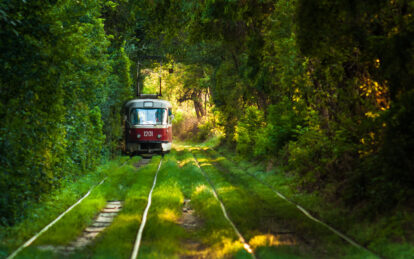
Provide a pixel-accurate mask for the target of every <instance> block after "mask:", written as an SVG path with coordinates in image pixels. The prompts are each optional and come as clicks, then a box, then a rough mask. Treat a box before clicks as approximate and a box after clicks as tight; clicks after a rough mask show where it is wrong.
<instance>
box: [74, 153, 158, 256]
mask: <svg viewBox="0 0 414 259" xmlns="http://www.w3.org/2000/svg"><path fill="white" fill-rule="evenodd" d="M160 159H161V158H160V157H153V158H152V160H151V162H150V163H149V164H148V165H147V166H145V167H143V168H141V169H139V170H138V171H135V172H134V174H133V175H132V178H133V179H129V180H128V181H129V182H130V184H131V185H130V187H129V188H128V189H127V191H126V192H125V197H124V198H125V202H124V207H123V209H122V210H121V212H120V213H119V214H118V216H117V217H116V218H115V219H114V221H113V223H112V224H111V225H110V226H109V227H108V228H107V229H105V230H104V232H103V233H101V234H100V235H99V236H98V238H97V239H96V240H95V242H94V243H93V244H92V245H91V246H89V247H87V248H86V249H85V250H84V251H81V252H80V253H79V254H77V255H74V258H85V257H93V258H129V257H130V256H131V253H132V249H133V246H134V243H135V239H136V235H137V231H138V229H139V226H140V224H141V218H142V214H143V212H144V209H145V207H146V205H147V202H148V201H147V198H148V193H149V191H150V189H151V186H152V182H153V179H154V176H155V172H156V170H157V167H158V164H159V161H160Z"/></svg>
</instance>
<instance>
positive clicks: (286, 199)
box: [204, 149, 384, 258]
mask: <svg viewBox="0 0 414 259" xmlns="http://www.w3.org/2000/svg"><path fill="white" fill-rule="evenodd" d="M213 150H214V151H216V152H217V153H219V154H221V153H220V152H219V151H217V150H215V149H213ZM204 152H205V151H204ZM221 155H222V154H221ZM245 173H246V174H247V175H249V176H250V177H252V178H253V179H255V180H256V181H258V182H259V183H261V184H263V185H264V186H266V187H268V188H269V189H270V190H271V191H272V192H273V193H275V194H276V195H277V196H278V197H279V198H281V199H282V200H284V201H286V202H288V203H290V204H291V205H293V206H295V207H296V208H297V209H298V210H299V211H300V212H302V214H304V215H305V216H306V217H308V218H309V219H311V220H313V221H314V222H316V223H319V224H320V225H322V226H324V227H325V228H327V229H329V230H330V231H331V232H332V233H334V234H335V235H337V236H339V237H341V238H342V239H343V240H345V241H347V242H348V243H349V244H351V245H352V246H354V247H356V248H358V249H361V250H364V251H365V252H368V253H370V254H372V255H374V256H376V257H378V258H384V257H383V256H380V255H378V254H376V253H375V252H373V251H371V250H370V249H368V248H366V247H365V246H363V245H360V244H358V243H357V242H356V241H354V240H353V239H352V238H350V237H348V236H347V235H345V234H344V233H342V232H341V231H339V230H337V229H335V228H334V227H332V226H330V225H329V224H327V223H325V222H323V221H322V220H320V219H318V218H316V217H314V216H312V214H311V213H310V212H309V211H307V210H306V209H305V208H303V207H302V206H301V205H299V204H297V203H296V202H294V201H292V200H291V199H289V198H287V197H286V196H284V195H283V194H282V193H280V192H279V191H277V190H275V189H274V188H273V186H271V185H270V184H268V183H266V182H264V181H263V180H261V179H259V178H258V177H257V176H255V175H254V174H251V173H249V172H245Z"/></svg>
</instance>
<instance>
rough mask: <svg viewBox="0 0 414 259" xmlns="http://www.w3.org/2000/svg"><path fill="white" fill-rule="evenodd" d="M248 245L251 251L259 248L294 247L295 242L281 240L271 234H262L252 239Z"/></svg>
mask: <svg viewBox="0 0 414 259" xmlns="http://www.w3.org/2000/svg"><path fill="white" fill-rule="evenodd" d="M249 244H250V245H251V246H252V248H253V249H256V248H258V247H261V246H286V245H288V246H290V245H295V244H296V242H295V241H294V240H289V239H283V238H281V237H280V236H276V235H273V234H264V235H257V236H254V237H252V238H251V239H250V241H249Z"/></svg>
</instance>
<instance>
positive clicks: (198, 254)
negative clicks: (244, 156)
mask: <svg viewBox="0 0 414 259" xmlns="http://www.w3.org/2000/svg"><path fill="white" fill-rule="evenodd" d="M185 152H186V154H187V155H188V158H189V159H190V160H193V161H194V162H191V167H192V168H193V169H195V170H193V171H195V173H194V174H195V175H198V176H197V177H198V178H199V179H202V180H200V181H199V182H198V184H197V185H198V186H201V185H203V184H205V186H206V188H208V193H209V194H208V195H210V196H209V197H210V198H209V199H210V200H211V201H214V204H215V205H214V206H216V208H217V209H216V210H215V211H216V212H215V213H213V214H208V213H207V214H203V215H204V219H201V220H200V221H199V222H198V223H199V224H198V225H199V226H197V219H196V218H191V219H190V220H188V219H187V221H188V222H190V221H191V222H190V223H191V224H190V223H188V222H187V223H188V224H187V223H185V222H184V221H185V220H183V218H185V216H187V217H188V216H189V214H188V213H187V212H188V211H189V210H190V212H191V213H190V214H192V213H193V212H194V211H193V208H192V205H189V202H190V201H191V200H192V199H193V197H192V196H191V195H190V196H189V195H188V194H187V195H184V194H183V198H182V199H183V200H184V205H183V208H182V210H181V214H182V215H181V218H179V219H177V218H176V219H173V218H171V219H170V218H168V220H172V221H175V223H174V224H175V226H176V227H177V226H178V227H181V228H182V229H185V232H186V233H187V237H185V236H186V235H181V236H179V235H178V236H177V235H175V236H174V235H172V236H171V237H172V238H177V239H179V240H181V241H179V242H181V244H182V249H183V251H181V252H177V251H176V252H174V253H175V255H176V256H179V257H180V258H210V256H211V257H214V258H217V257H218V258H221V256H220V255H216V254H214V253H211V250H210V252H208V249H215V248H213V246H211V244H209V241H207V242H206V240H204V241H203V240H199V239H191V238H190V239H188V233H189V232H191V231H193V232H194V231H195V232H196V231H198V230H197V228H200V224H203V221H208V220H210V219H209V218H206V217H205V216H206V215H209V217H211V216H212V215H214V216H216V215H219V214H217V213H220V210H221V213H222V215H223V217H221V218H222V219H221V220H222V221H223V222H224V225H226V224H227V226H226V229H228V230H227V231H228V232H226V231H224V232H220V231H218V232H217V233H221V234H220V235H224V233H232V234H231V235H228V234H225V235H227V236H226V238H228V240H233V241H231V242H234V244H236V243H237V245H235V247H238V248H237V249H240V251H242V250H243V249H244V250H245V251H246V252H247V253H248V255H250V257H251V258H254V259H256V258H257V257H258V255H257V254H256V252H258V251H256V247H257V245H256V246H255V245H252V243H251V242H252V240H253V237H255V236H270V237H271V238H274V237H276V236H277V237H279V236H285V237H288V236H289V237H290V236H292V237H294V235H295V234H296V233H295V232H294V231H291V230H290V229H288V230H286V229H283V230H281V229H279V230H278V231H273V230H272V229H271V228H270V226H269V225H272V224H269V225H267V223H263V224H262V223H260V224H262V225H263V226H265V227H263V228H261V227H260V226H262V225H260V224H259V223H258V224H252V223H253V222H254V221H256V222H260V221H263V217H264V216H272V215H271V214H275V213H277V209H276V211H275V209H274V208H273V209H272V208H271V207H272V204H270V203H269V200H265V199H263V196H261V195H259V194H258V193H255V191H254V190H253V189H249V188H250V187H249V186H247V185H246V186H240V185H238V183H239V182H237V177H239V175H238V174H235V173H233V172H229V173H228V174H226V173H223V170H224V169H223V168H221V166H220V165H218V162H217V161H213V160H214V159H213V158H212V154H208V153H207V152H206V151H204V150H202V151H201V152H198V151H192V150H185ZM202 154H205V155H206V156H203V155H202ZM207 157H209V159H207V160H206V161H208V162H207V163H204V160H201V158H203V159H204V158H207ZM158 159H160V160H159V163H158ZM199 159H200V160H199ZM167 160H168V161H166V163H165V164H166V165H167V166H170V167H171V164H174V166H176V168H177V172H176V175H175V176H174V177H175V178H174V179H175V180H177V179H180V177H188V176H187V175H186V174H185V173H184V171H183V172H180V170H181V168H182V166H183V164H182V163H181V162H179V161H178V159H177V160H169V159H167ZM174 161H175V162H174ZM200 161H201V163H200ZM127 162H128V161H126V162H124V163H123V164H122V165H121V167H122V166H124V165H125V164H126V163H127ZM150 162H151V158H144V159H141V160H140V161H138V162H137V163H135V164H134V166H135V167H138V168H140V167H143V166H145V165H148V164H149V163H150ZM172 162H173V163H172ZM176 162H177V163H176ZM157 164H158V165H157ZM162 165H163V158H157V160H155V161H152V162H151V167H146V169H144V171H146V172H149V173H147V174H146V176H145V177H146V178H145V179H146V180H145V181H138V180H137V182H136V183H135V184H136V185H130V188H131V189H134V188H136V187H138V188H140V193H141V194H140V196H134V199H135V200H140V204H141V205H139V206H138V207H134V209H133V210H132V211H131V206H136V204H137V203H135V202H132V203H131V201H129V203H128V201H123V200H107V204H106V206H105V207H104V208H103V209H101V211H100V213H98V214H97V216H95V219H94V220H93V222H92V223H91V224H90V225H89V226H88V227H87V228H85V229H84V230H83V232H82V235H80V236H78V238H77V239H75V240H73V241H72V242H70V243H69V244H68V245H66V246H61V247H57V248H56V247H54V248H53V247H52V249H51V250H53V251H54V252H55V253H58V254H63V255H73V253H74V252H75V251H81V250H83V249H84V248H85V247H86V246H88V245H90V244H91V243H92V242H94V239H95V238H96V237H97V236H98V235H99V234H100V233H101V232H102V231H103V230H104V229H106V228H107V227H109V226H110V225H111V224H112V222H113V221H114V222H115V218H116V217H120V216H118V213H119V212H120V211H121V209H123V208H124V207H128V206H129V212H128V213H129V214H127V215H124V216H125V217H133V218H134V219H133V220H132V221H131V224H130V225H128V228H129V229H130V230H133V232H134V233H135V234H134V236H132V235H130V236H128V240H127V241H126V242H128V243H131V245H132V240H134V242H133V246H131V247H130V248H127V249H126V250H125V249H124V252H123V253H124V255H123V256H122V257H126V256H125V255H126V253H129V254H130V256H129V257H130V258H131V259H136V258H138V257H139V256H141V257H146V256H147V255H148V254H147V253H148V251H155V252H157V249H156V247H157V244H155V245H154V243H156V242H159V240H156V239H154V236H153V234H154V232H151V231H154V229H156V231H159V233H163V232H162V230H157V229H158V228H162V227H163V226H159V225H157V219H158V220H159V218H160V216H165V215H166V216H168V215H170V214H162V213H165V212H169V213H172V212H171V206H174V207H175V208H177V206H180V205H179V203H178V204H177V203H174V204H171V203H170V204H169V205H168V206H170V207H168V206H164V207H163V209H162V210H160V209H159V206H160V204H161V205H163V204H162V203H161V202H160V199H161V198H160V197H161V196H162V195H161V196H160V193H162V192H168V191H169V190H170V189H168V188H169V186H171V184H170V182H168V179H169V178H168V177H171V176H170V172H169V171H168V169H167V168H165V166H162ZM210 165H211V166H212V167H211V168H210V167H208V166H210ZM161 168H163V170H161ZM196 168H198V169H196ZM178 169H180V170H178ZM129 170H133V169H129ZM183 170H184V169H183ZM139 172H141V171H139ZM154 172H155V173H154ZM160 172H161V173H160ZM159 173H160V174H159ZM246 173H247V172H246ZM221 174H223V175H225V176H221ZM159 175H160V176H159ZM246 175H247V176H243V178H245V177H252V179H254V180H255V181H257V182H258V183H260V184H262V185H263V186H266V188H268V189H269V190H271V191H272V192H273V193H274V194H275V195H276V196H277V197H279V198H282V199H283V200H284V201H286V202H287V203H289V204H291V205H294V206H295V207H296V209H297V210H298V213H302V214H304V215H305V216H306V217H308V218H309V219H311V220H313V221H314V222H317V223H319V224H321V225H323V226H324V227H326V228H327V229H329V230H330V231H332V232H333V233H334V234H336V235H337V236H339V237H340V238H342V239H344V240H345V241H347V242H349V243H351V244H352V245H353V246H355V247H357V248H358V249H362V250H365V251H367V252H370V253H371V254H374V253H372V252H371V251H369V250H367V249H366V248H364V247H363V246H361V245H359V244H357V243H356V242H355V241H353V240H352V239H350V238H348V237H346V236H345V235H343V234H342V233H340V232H338V231H336V230H335V229H331V227H330V226H329V225H327V224H326V225H325V223H323V222H322V221H320V220H318V219H316V218H315V217H313V216H312V215H311V214H310V213H309V212H307V211H306V210H305V209H304V208H302V207H301V206H300V205H298V204H296V203H294V202H293V201H291V200H289V199H287V198H286V197H285V196H283V195H282V194H281V193H279V192H278V191H277V190H274V188H273V187H272V186H271V185H270V184H268V183H266V182H264V181H262V180H261V179H258V178H257V177H255V176H254V175H252V174H250V173H247V174H246ZM217 176H220V177H221V178H220V177H217ZM109 177H111V176H107V177H105V178H104V179H102V180H101V181H100V182H99V183H98V184H96V185H95V186H93V187H91V188H90V190H89V191H88V192H87V193H86V194H85V195H84V196H83V197H82V198H81V199H79V200H78V201H77V202H75V203H74V204H73V205H72V206H71V207H69V208H68V209H67V210H66V211H65V212H63V213H62V214H61V215H59V216H58V217H57V218H56V219H55V220H53V221H52V222H51V223H49V224H48V225H47V226H46V227H44V228H43V229H42V230H41V231H39V232H38V233H37V234H36V235H34V236H33V237H32V238H30V239H29V240H28V241H26V242H25V243H24V244H23V245H21V246H20V247H19V248H18V249H17V250H15V251H14V252H13V253H12V254H11V255H9V256H8V257H7V258H8V259H9V258H10V259H11V258H15V257H16V256H17V255H18V254H19V253H20V252H21V251H22V250H23V249H25V248H27V247H28V246H30V245H31V244H32V243H33V242H34V241H35V240H36V239H37V238H39V237H40V236H41V235H43V234H44V233H45V232H46V231H47V230H48V229H50V228H51V227H52V226H53V225H55V224H56V223H57V222H58V221H59V220H60V219H62V217H64V216H65V215H66V214H67V213H69V212H70V211H71V210H72V209H74V208H75V207H76V206H78V205H79V204H80V203H82V201H84V200H85V199H86V198H87V197H88V196H89V195H90V194H91V192H92V191H93V190H95V189H96V188H98V187H99V186H101V185H102V184H103V183H104V182H105V181H108V178H109ZM193 177H194V176H193ZM158 178H159V179H158ZM131 179H133V178H131ZM175 180H174V181H175ZM174 181H173V182H174ZM151 182H152V184H151ZM177 183H178V182H177ZM179 183H184V182H179ZM223 184H224V185H223ZM134 186H136V187H134ZM223 186H225V187H224V189H223ZM229 186H230V187H231V188H233V191H234V192H237V195H238V196H237V197H236V199H237V200H239V198H238V197H239V196H240V197H243V196H246V195H247V196H249V197H248V199H246V200H247V201H241V203H240V204H236V206H239V205H243V204H251V202H254V203H257V204H256V207H253V208H262V209H259V210H257V211H255V210H254V209H253V210H252V207H246V208H245V211H244V212H243V213H250V214H252V213H255V215H254V217H250V219H249V220H246V221H240V220H241V218H243V215H241V216H240V215H237V210H236V212H235V211H234V208H235V204H234V202H233V203H232V201H231V200H229V194H226V191H227V189H225V188H227V187H229ZM237 186H239V187H240V189H242V190H238V188H239V187H237ZM183 188H185V187H183V186H179V187H178V189H179V190H181V191H182V190H183ZM194 188H195V189H196V187H194ZM154 190H155V191H154ZM210 190H211V192H210ZM223 190H224V191H223ZM154 193H155V197H153V196H154V195H153V194H154ZM269 193H270V192H269ZM144 195H146V196H145V198H143V197H144ZM226 195H227V196H226ZM230 195H233V193H231V194H230ZM200 197H204V196H200ZM169 199H170V197H169ZM182 199H181V202H182ZM196 199H200V198H197V197H196ZM275 199H277V198H275ZM144 202H145V203H144ZM246 202H247V203H246ZM249 202H250V203H249ZM153 203H154V205H153V206H152V204H153ZM191 203H192V201H191ZM203 203H204V200H202V201H201V203H200V200H198V204H199V205H198V206H200V204H203ZM145 204H146V206H145ZM210 204H211V203H210ZM164 205H165V204H164ZM194 205H196V204H194ZM144 206H145V209H144ZM151 206H152V207H151ZM201 206H202V205H201ZM169 208H170V209H169ZM199 209H200V207H197V208H196V209H195V211H196V212H200V210H199ZM160 213H161V214H160ZM186 213H187V214H188V215H187V214H186ZM201 213H202V212H201ZM266 213H267V214H269V215H265V214H266ZM121 214H122V213H121ZM124 214H125V213H124ZM138 215H139V216H141V218H139V216H138ZM171 215H172V214H171ZM178 215H179V214H178ZM203 215H201V217H203ZM190 216H192V215H190ZM198 216H200V215H199V214H197V215H196V217H198ZM232 216H233V217H234V218H232ZM253 218H254V221H252V219H253ZM224 219H225V220H224ZM272 220H273V219H272ZM137 222H138V224H137ZM180 222H181V223H180ZM194 222H195V224H194ZM200 222H201V223H200ZM225 222H227V223H225ZM138 225H139V226H138ZM146 225H148V226H147V228H146ZM145 229H147V230H145ZM194 229H195V230H194ZM209 230H210V229H209ZM148 231H149V232H148ZM203 231H205V229H204V230H203ZM231 231H233V232H231ZM129 232H131V231H129ZM337 232H338V233H337ZM107 233H108V232H105V233H104V234H102V236H103V237H105V236H107ZM145 233H146V234H145ZM198 233H200V232H198ZM233 233H234V234H233ZM131 234H132V233H131ZM273 234H274V235H273ZM157 235H158V234H156V238H159V236H157ZM122 236H124V235H122ZM195 236H197V234H195V235H193V237H195ZM147 238H148V240H147ZM183 238H187V239H183ZM299 238H300V237H299ZM143 239H145V240H146V241H145V242H144V243H143ZM237 240H238V241H237ZM130 241H131V242H130ZM124 242H125V241H124ZM168 242H169V241H168ZM174 242H177V240H175V241H174ZM186 242H187V243H186ZM277 242H278V245H287V246H290V245H296V243H295V242H286V243H283V242H284V240H282V239H278V240H277ZM217 244H218V243H217ZM94 245H95V244H94ZM107 245H109V246H110V245H113V244H111V243H107ZM186 245H187V246H188V247H190V246H192V245H194V246H197V247H199V248H197V249H193V250H194V251H195V253H193V254H192V255H190V254H189V253H188V252H185V251H184V250H185V249H186V248H185V246H186ZM269 245H270V246H272V244H271V243H270V244H269ZM207 246H211V248H209V247H207ZM276 246H277V245H276ZM37 248H38V249H49V248H48V247H47V246H46V247H44V248H42V247H40V246H37ZM201 250H204V252H203V251H201ZM205 251H207V252H205ZM258 253H259V252H258ZM230 254H231V253H230ZM230 254H223V256H228V255H230ZM56 255H57V254H56ZM90 255H91V254H89V256H90ZM114 255H115V257H118V255H117V254H116V253H115V254H114ZM152 255H153V254H152ZM374 255H375V256H376V257H378V258H381V257H380V256H377V255H376V254H374ZM96 256H97V257H99V256H100V255H98V254H97V255H96ZM108 256H109V257H111V255H108ZM259 256H260V253H259ZM160 257H162V254H160Z"/></svg>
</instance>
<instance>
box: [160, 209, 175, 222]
mask: <svg viewBox="0 0 414 259" xmlns="http://www.w3.org/2000/svg"><path fill="white" fill-rule="evenodd" d="M179 217H180V216H179V215H178V213H177V212H176V211H174V210H172V209H169V208H165V209H164V210H163V211H161V212H159V213H158V218H160V219H161V220H164V221H169V222H177V221H178V219H179Z"/></svg>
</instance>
